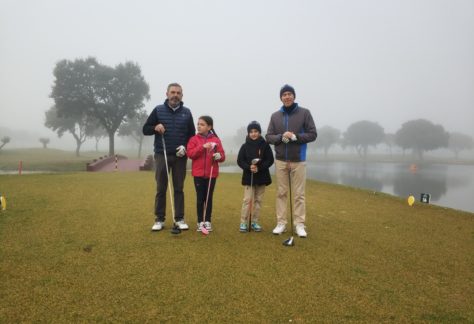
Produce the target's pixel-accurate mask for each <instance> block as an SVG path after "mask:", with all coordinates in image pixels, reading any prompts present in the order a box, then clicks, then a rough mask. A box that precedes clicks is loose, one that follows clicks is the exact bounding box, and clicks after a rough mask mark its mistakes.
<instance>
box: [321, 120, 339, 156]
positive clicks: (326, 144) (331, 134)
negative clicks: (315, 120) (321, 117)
mask: <svg viewBox="0 0 474 324" xmlns="http://www.w3.org/2000/svg"><path fill="white" fill-rule="evenodd" d="M340 137H341V131H339V130H338V129H336V128H334V127H331V126H323V127H321V128H320V129H319V130H318V145H319V146H321V147H322V148H323V149H324V155H325V156H327V155H328V151H329V149H330V148H331V146H333V145H334V144H337V143H338V142H339V139H340Z"/></svg>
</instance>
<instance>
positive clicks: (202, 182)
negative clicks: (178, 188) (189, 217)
mask: <svg viewBox="0 0 474 324" xmlns="http://www.w3.org/2000/svg"><path fill="white" fill-rule="evenodd" d="M215 185H216V178H212V180H211V188H210V190H209V200H208V202H207V208H206V219H205V220H203V214H204V205H205V204H206V196H207V188H208V187H209V179H207V178H202V177H194V187H195V188H196V209H197V221H198V223H200V222H203V221H206V222H210V221H211V218H212V195H213V193H214V187H215Z"/></svg>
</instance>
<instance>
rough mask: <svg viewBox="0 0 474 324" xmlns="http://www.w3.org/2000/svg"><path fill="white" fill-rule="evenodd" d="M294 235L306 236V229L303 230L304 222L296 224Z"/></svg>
mask: <svg viewBox="0 0 474 324" xmlns="http://www.w3.org/2000/svg"><path fill="white" fill-rule="evenodd" d="M296 235H298V236H299V237H306V236H307V234H306V231H305V230H304V224H303V223H299V224H296Z"/></svg>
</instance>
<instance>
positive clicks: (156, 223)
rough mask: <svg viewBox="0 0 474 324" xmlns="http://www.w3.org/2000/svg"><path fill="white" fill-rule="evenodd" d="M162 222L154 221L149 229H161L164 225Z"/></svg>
mask: <svg viewBox="0 0 474 324" xmlns="http://www.w3.org/2000/svg"><path fill="white" fill-rule="evenodd" d="M164 225H165V224H164V222H155V224H153V226H152V227H151V230H152V231H161V230H162V229H163V227H164Z"/></svg>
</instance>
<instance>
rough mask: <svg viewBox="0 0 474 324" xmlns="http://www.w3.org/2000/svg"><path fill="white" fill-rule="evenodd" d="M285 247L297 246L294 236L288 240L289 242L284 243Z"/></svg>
mask: <svg viewBox="0 0 474 324" xmlns="http://www.w3.org/2000/svg"><path fill="white" fill-rule="evenodd" d="M283 245H284V246H294V245H295V240H294V239H293V236H292V237H290V238H289V239H287V240H284V241H283Z"/></svg>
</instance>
